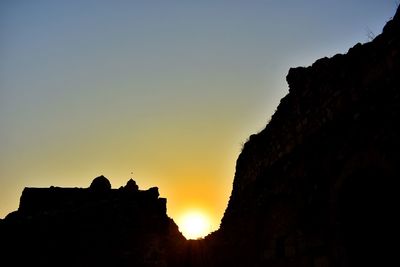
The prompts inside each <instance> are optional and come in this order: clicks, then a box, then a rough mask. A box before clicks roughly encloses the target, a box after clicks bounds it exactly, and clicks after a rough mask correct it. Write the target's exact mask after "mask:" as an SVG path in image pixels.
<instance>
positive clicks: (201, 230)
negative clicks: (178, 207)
mask: <svg viewBox="0 0 400 267" xmlns="http://www.w3.org/2000/svg"><path fill="white" fill-rule="evenodd" d="M177 224H178V226H179V231H181V233H182V234H183V235H184V236H185V237H186V239H199V238H203V237H205V236H206V235H208V234H209V233H210V232H211V221H210V218H209V217H208V216H207V215H206V214H205V213H204V212H203V211H200V210H195V209H193V210H190V211H187V212H185V213H183V215H182V216H180V217H179V218H178V221H177Z"/></svg>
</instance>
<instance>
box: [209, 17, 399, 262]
mask: <svg viewBox="0 0 400 267" xmlns="http://www.w3.org/2000/svg"><path fill="white" fill-rule="evenodd" d="M287 82H288V84H289V88H290V89H289V94H288V95H286V96H285V97H284V98H283V99H282V100H281V103H280V105H279V107H278V109H277V111H276V112H275V114H274V115H273V117H272V119H271V121H270V122H269V124H268V125H267V126H266V128H265V129H264V130H263V131H261V132H260V133H258V134H256V135H252V136H250V138H249V140H248V142H247V143H246V144H245V146H244V148H243V151H242V153H241V154H240V156H239V158H238V160H237V165H236V174H235V178H234V183H233V191H232V194H231V197H230V201H229V204H228V208H227V210H226V212H225V215H224V218H223V220H222V224H221V228H220V230H219V231H218V232H217V233H214V234H213V235H212V236H210V237H208V239H207V242H208V244H209V246H210V247H211V249H210V252H209V254H210V255H213V256H212V257H211V258H212V261H213V262H215V266H321V267H322V266H366V265H367V264H368V265H371V264H372V266H373V265H375V266H386V265H385V264H384V263H385V261H387V260H388V259H389V256H390V255H392V256H393V255H395V253H394V248H393V246H392V245H391V242H389V241H390V239H391V238H393V233H394V232H395V231H394V230H395V223H394V222H395V215H396V212H395V211H396V210H397V203H399V197H398V194H397V192H396V191H397V190H396V189H395V188H396V187H395V182H396V180H397V179H398V178H399V177H400V156H399V152H400V124H399V122H400V14H399V11H398V12H397V14H396V15H395V17H394V18H393V20H392V21H390V22H388V23H387V25H386V26H385V28H384V29H383V32H382V34H381V35H379V36H377V37H376V38H375V39H374V40H373V41H372V42H370V43H366V44H363V45H361V44H357V45H355V46H354V47H353V48H351V49H350V50H349V51H348V53H347V54H346V55H336V56H334V57H333V58H329V59H328V58H322V59H320V60H317V61H316V62H315V63H314V64H313V65H312V66H310V67H307V68H304V67H299V68H295V69H291V70H290V71H289V74H288V75H287ZM214 251H217V253H214ZM392 260H393V259H392ZM397 261H398V260H397Z"/></svg>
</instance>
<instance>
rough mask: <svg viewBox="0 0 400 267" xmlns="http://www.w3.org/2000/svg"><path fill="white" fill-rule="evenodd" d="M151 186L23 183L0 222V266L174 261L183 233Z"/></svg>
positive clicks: (165, 263)
mask: <svg viewBox="0 0 400 267" xmlns="http://www.w3.org/2000/svg"><path fill="white" fill-rule="evenodd" d="M158 196H159V194H158V189H157V188H156V187H154V188H150V189H149V190H145V191H142V190H139V189H138V186H137V185H136V183H135V182H134V181H133V180H130V181H128V183H127V185H126V186H125V187H121V188H119V189H111V184H110V182H109V181H108V180H107V179H106V178H105V177H103V176H100V177H97V178H96V179H94V180H93V182H92V184H91V185H90V187H89V188H58V187H51V188H25V189H24V191H23V193H22V196H21V201H20V206H19V209H18V210H17V211H16V212H13V213H11V214H9V215H8V216H7V217H6V218H5V219H4V220H3V221H2V222H0V236H1V244H0V252H1V257H0V265H2V266H27V265H29V266H176V264H177V261H178V260H179V261H180V257H181V251H182V246H183V244H184V242H185V238H184V237H183V236H182V235H181V233H180V232H179V231H178V227H177V226H176V225H175V223H174V222H173V221H172V220H171V219H170V218H168V216H167V215H166V199H164V198H159V197H158Z"/></svg>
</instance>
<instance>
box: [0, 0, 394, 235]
mask: <svg viewBox="0 0 400 267" xmlns="http://www.w3.org/2000/svg"><path fill="white" fill-rule="evenodd" d="M397 2H398V1H395V0H374V1H372V0H357V1H356V0H346V1H345V0H337V1H325V0H319V1H316V0H297V1H288V0H264V1H261V0H254V1H249V0H242V1H239V0H226V1H222V0H213V1H208V0H202V1H184V0H180V1H178V0H170V1H166V0H158V1H157V0H147V1H125V0H118V1H111V0H108V1H105V0H96V1H94V0H93V1H92V0H68V1H67V0H65V1H60V0H37V1H28V0H2V1H0V218H3V217H4V216H6V215H7V214H8V213H9V212H11V211H13V210H16V209H17V208H18V204H19V197H20V195H21V192H22V190H23V188H24V187H49V186H51V185H54V186H62V187H88V186H89V185H90V183H91V181H92V180H93V178H95V177H96V176H99V175H105V176H106V177H108V178H109V180H110V182H111V184H112V186H113V187H114V188H118V187H120V186H122V185H125V183H126V182H127V181H128V180H129V178H133V179H134V180H136V182H137V184H138V185H139V187H140V188H141V189H147V188H149V187H153V186H157V187H159V191H160V194H161V196H162V197H166V198H167V199H168V204H167V209H168V211H167V212H168V215H169V216H171V217H172V218H173V219H174V220H176V221H178V220H179V218H180V217H181V216H183V215H184V214H185V213H187V212H189V211H193V210H197V211H201V212H203V213H204V214H206V215H207V216H209V218H210V222H209V224H210V230H216V229H218V227H219V223H220V220H221V218H222V216H223V212H224V210H225V208H226V206H227V203H228V199H229V195H230V193H231V190H232V182H233V177H234V172H235V163H236V159H237V157H238V155H239V153H240V150H241V148H242V145H243V143H244V142H246V139H247V138H248V136H249V135H250V134H253V133H256V132H259V131H260V130H262V129H263V128H264V127H265V125H266V124H267V123H268V120H269V118H270V117H271V115H272V114H273V112H274V110H275V109H276V107H277V105H278V104H279V100H280V98H282V97H283V96H284V95H285V94H287V92H288V87H287V84H286V81H285V77H286V74H287V72H288V70H289V68H291V67H297V66H309V65H310V64H312V63H313V62H314V61H315V60H317V59H318V58H321V57H324V56H328V57H330V56H333V55H335V54H336V53H345V52H347V50H348V49H349V48H350V47H352V46H353V45H355V44H356V43H357V42H361V43H364V42H367V41H368V40H369V36H370V35H371V33H372V34H374V35H377V34H379V33H380V32H381V30H382V28H383V26H384V24H385V23H386V22H387V21H388V20H389V19H390V18H391V17H392V16H393V15H394V12H395V9H396V6H397V5H398V3H397Z"/></svg>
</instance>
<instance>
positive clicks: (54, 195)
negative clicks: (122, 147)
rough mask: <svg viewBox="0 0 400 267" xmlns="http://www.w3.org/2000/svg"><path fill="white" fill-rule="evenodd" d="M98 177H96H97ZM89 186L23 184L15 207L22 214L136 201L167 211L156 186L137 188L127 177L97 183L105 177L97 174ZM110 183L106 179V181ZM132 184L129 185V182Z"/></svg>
mask: <svg viewBox="0 0 400 267" xmlns="http://www.w3.org/2000/svg"><path fill="white" fill-rule="evenodd" d="M96 179H97V180H96ZM96 179H95V180H94V183H92V185H91V186H90V187H89V188H61V187H54V186H52V187H50V188H29V187H27V188H25V189H24V191H23V192H22V196H21V199H20V206H19V209H18V211H19V212H21V213H24V214H36V213H40V212H52V211H59V210H66V209H73V208H78V207H81V206H87V205H90V203H97V202H99V201H102V202H111V201H114V202H116V201H120V202H121V203H132V204H133V203H134V204H135V205H136V203H137V204H138V205H140V207H141V208H143V209H145V210H152V211H153V212H158V213H160V214H166V211H167V208H166V204H167V200H166V198H159V193H158V188H157V187H152V188H150V189H148V190H139V189H138V187H137V185H136V183H135V182H134V181H133V180H130V181H129V182H128V184H127V186H125V187H121V188H119V189H111V185H110V186H109V187H108V186H107V182H104V184H105V185H103V186H97V187H96V182H95V181H100V180H104V179H106V178H105V177H104V176H100V177H97V178H96ZM108 183H109V182H108ZM131 185H132V186H131Z"/></svg>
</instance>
